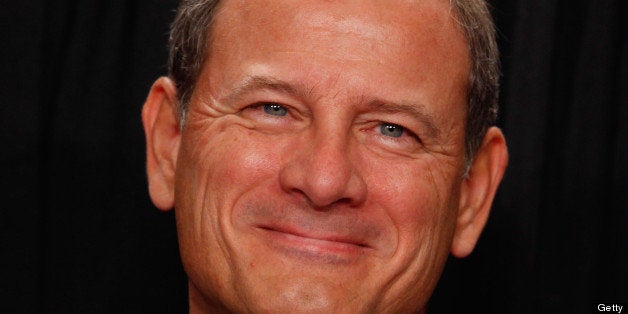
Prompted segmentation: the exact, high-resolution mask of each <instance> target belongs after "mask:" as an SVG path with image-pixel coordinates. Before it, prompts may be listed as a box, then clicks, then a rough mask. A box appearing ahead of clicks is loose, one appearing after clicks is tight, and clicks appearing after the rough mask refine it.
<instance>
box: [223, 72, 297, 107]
mask: <svg viewBox="0 0 628 314" xmlns="http://www.w3.org/2000/svg"><path fill="white" fill-rule="evenodd" d="M260 89H267V90H274V91H278V92H282V93H286V94H289V95H294V96H297V97H300V98H305V97H304V96H307V95H306V94H308V93H306V92H304V91H305V89H304V88H302V87H301V86H298V85H293V84H290V83H287V82H284V81H282V80H279V79H275V78H273V77H268V76H249V77H247V78H246V79H244V81H242V82H241V83H240V84H238V85H237V86H236V87H235V88H233V90H232V91H231V92H230V93H229V94H227V95H226V96H225V97H223V98H222V100H224V101H226V102H228V103H232V102H235V101H237V100H239V99H241V98H242V97H243V96H244V95H246V94H248V93H250V92H253V91H255V90H260Z"/></svg>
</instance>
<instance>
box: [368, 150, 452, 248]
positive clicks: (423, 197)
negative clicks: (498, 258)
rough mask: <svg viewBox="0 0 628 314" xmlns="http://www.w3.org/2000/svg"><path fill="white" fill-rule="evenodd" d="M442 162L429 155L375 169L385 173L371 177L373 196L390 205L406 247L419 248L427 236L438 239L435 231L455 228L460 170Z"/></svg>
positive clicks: (393, 219)
mask: <svg viewBox="0 0 628 314" xmlns="http://www.w3.org/2000/svg"><path fill="white" fill-rule="evenodd" d="M442 164H443V163H442V161H439V160H436V159H432V158H425V159H421V160H413V161H411V162H410V163H407V164H403V165H400V166H399V167H394V169H393V167H386V168H382V169H373V171H372V172H373V173H375V174H378V173H379V174H385V175H378V176H375V177H372V178H371V180H370V181H371V182H372V183H371V186H372V187H374V188H373V189H372V190H371V191H372V193H371V196H372V197H373V199H376V200H377V202H378V203H380V206H382V207H383V208H386V210H387V214H388V216H389V217H391V220H392V221H393V223H394V224H395V227H396V229H397V232H398V238H399V241H400V243H399V245H400V246H402V247H405V248H403V249H404V250H415V249H417V248H418V246H421V245H423V244H424V243H422V242H424V241H430V240H427V239H423V238H424V237H425V236H429V237H430V238H432V239H433V240H435V239H436V238H433V237H432V236H433V235H434V234H435V233H442V234H443V235H448V234H450V233H451V232H450V231H451V230H453V229H452V227H453V225H454V222H455V213H456V208H457V207H456V206H457V199H458V193H459V191H458V189H457V188H456V186H457V184H456V182H457V180H456V179H455V178H456V176H455V173H457V171H454V170H455V169H449V168H447V169H445V168H443V167H439V166H438V165H442ZM374 183H375V184H374ZM375 187H377V188H375Z"/></svg>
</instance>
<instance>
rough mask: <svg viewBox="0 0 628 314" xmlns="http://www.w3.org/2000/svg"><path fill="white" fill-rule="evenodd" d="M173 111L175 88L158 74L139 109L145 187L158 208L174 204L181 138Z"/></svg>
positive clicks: (168, 207)
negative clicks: (142, 128)
mask: <svg viewBox="0 0 628 314" xmlns="http://www.w3.org/2000/svg"><path fill="white" fill-rule="evenodd" d="M176 112H177V98H176V87H175V85H174V83H173V82H172V80H170V79H169V78H166V77H161V78H159V79H158V80H157V81H155V83H154V84H153V86H152V87H151V90H150V92H149V94H148V97H147V99H146V102H145V103H144V107H143V108H142V124H143V125H144V133H145V136H146V172H147V174H148V189H149V193H150V197H151V200H152V201H153V203H154V204H155V206H156V207H157V208H159V209H161V210H170V209H172V208H173V207H174V174H175V170H176V164H177V154H178V151H179V142H180V138H181V132H180V129H179V119H178V117H177V114H176Z"/></svg>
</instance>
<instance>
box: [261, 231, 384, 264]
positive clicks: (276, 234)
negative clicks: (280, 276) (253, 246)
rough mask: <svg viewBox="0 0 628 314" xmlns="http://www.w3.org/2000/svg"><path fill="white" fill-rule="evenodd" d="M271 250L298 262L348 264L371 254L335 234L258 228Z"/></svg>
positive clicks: (365, 247) (358, 242)
mask: <svg viewBox="0 0 628 314" xmlns="http://www.w3.org/2000/svg"><path fill="white" fill-rule="evenodd" d="M257 228H258V230H259V231H260V233H261V234H262V236H263V237H265V238H267V239H268V242H267V243H268V244H269V246H270V247H271V248H274V249H277V250H279V251H280V252H282V253H284V254H286V255H288V256H290V257H296V258H299V259H306V260H314V261H317V262H321V261H322V262H325V263H334V264H336V263H349V262H351V261H355V260H357V259H359V258H360V257H361V256H363V255H365V254H366V253H368V252H369V251H371V250H372V248H371V247H370V246H368V245H367V244H366V243H364V242H363V241H361V240H359V239H357V238H354V237H347V236H341V235H337V234H324V233H311V232H304V231H302V230H298V229H295V228H287V227H276V226H263V225H262V226H257Z"/></svg>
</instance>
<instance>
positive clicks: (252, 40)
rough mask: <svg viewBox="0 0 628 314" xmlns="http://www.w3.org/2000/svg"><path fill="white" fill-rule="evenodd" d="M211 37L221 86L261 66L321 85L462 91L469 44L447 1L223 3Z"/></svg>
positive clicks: (237, 0) (212, 56)
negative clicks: (392, 85) (389, 84)
mask: <svg viewBox="0 0 628 314" xmlns="http://www.w3.org/2000/svg"><path fill="white" fill-rule="evenodd" d="M211 39H212V40H211V43H210V47H209V51H208V52H209V55H208V61H209V63H210V68H211V69H214V70H215V71H219V70H218V69H220V72H222V73H220V74H219V75H220V78H219V79H220V80H221V81H224V80H226V81H234V80H238V79H239V78H236V77H229V76H230V75H234V76H236V75H241V74H242V72H250V71H251V69H252V68H254V67H255V66H258V68H259V65H260V64H263V65H265V66H271V67H273V66H274V67H275V68H273V70H274V71H279V72H281V67H282V66H288V65H289V67H290V69H285V68H284V69H283V70H285V71H283V72H284V73H283V74H286V75H288V74H289V75H292V76H295V75H297V74H295V73H301V74H303V75H307V76H308V77H309V78H314V77H316V76H317V75H318V77H317V78H319V79H321V80H318V82H319V83H320V84H322V85H325V84H324V82H323V80H322V79H323V78H327V79H330V78H331V79H332V80H328V82H330V84H332V82H333V79H335V80H338V79H350V80H351V81H352V82H358V81H360V79H363V80H364V81H363V82H361V83H364V82H365V81H368V80H373V79H374V78H375V79H376V80H375V81H377V80H380V81H382V82H393V81H394V82H395V86H396V87H398V90H397V91H396V92H399V91H402V90H405V91H408V90H411V89H415V90H416V89H417V87H418V86H420V87H421V88H422V89H423V90H425V91H433V92H440V93H442V92H443V91H446V92H449V91H451V90H460V89H462V90H464V91H465V92H466V84H467V78H468V73H469V71H468V68H469V67H468V66H469V58H468V49H467V44H466V39H465V38H464V35H463V32H462V30H461V29H460V27H459V25H458V24H457V23H456V21H455V19H454V18H453V16H452V10H451V7H450V4H449V2H448V1H446V0H422V1H408V0H406V1H401V0H399V1H396V0H387V1H379V0H360V1H333V0H326V1H323V0H302V1H296V0H257V1H240V0H227V1H222V2H221V4H220V6H219V8H218V11H217V13H216V17H215V20H214V25H213V28H212V33H211ZM295 64H298V65H299V68H294V65H295ZM234 65H235V67H234ZM211 69H210V71H211ZM206 70H208V69H207V68H206ZM287 70H291V72H294V73H287V72H289V71H287ZM238 72H240V73H238ZM206 74H208V73H206ZM215 75H216V73H213V75H210V76H215ZM341 76H342V77H341ZM302 78H303V77H302ZM214 79H216V77H214ZM296 79H297V80H299V79H300V78H296ZM343 82H347V80H344V81H343ZM404 84H405V85H404ZM356 85H359V86H360V88H361V89H362V90H365V87H367V85H368V84H356ZM377 85H378V84H374V87H377ZM327 87H329V86H327ZM345 87H348V86H346V85H345ZM367 92H368V91H367ZM391 94H393V91H391ZM380 96H386V95H380ZM404 96H405V95H404Z"/></svg>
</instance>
